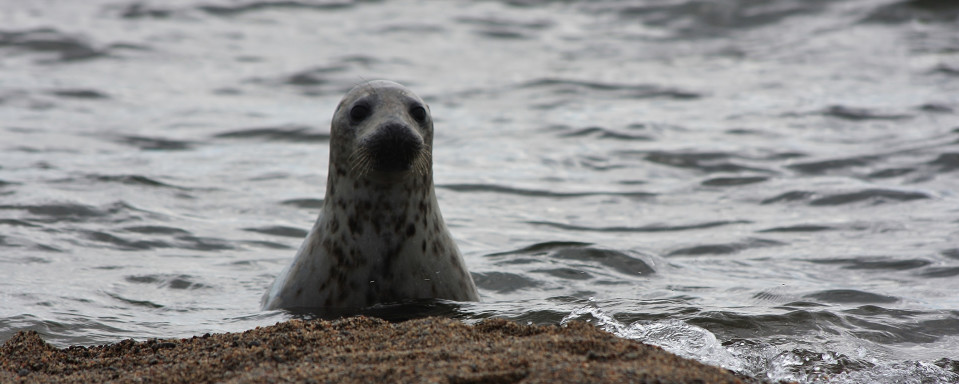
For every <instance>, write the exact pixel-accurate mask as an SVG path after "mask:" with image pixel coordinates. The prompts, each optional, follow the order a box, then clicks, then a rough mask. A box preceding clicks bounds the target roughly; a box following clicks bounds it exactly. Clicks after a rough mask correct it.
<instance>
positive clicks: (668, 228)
mask: <svg viewBox="0 0 959 384" xmlns="http://www.w3.org/2000/svg"><path fill="white" fill-rule="evenodd" d="M527 223H529V224H533V225H544V226H548V227H553V228H558V229H564V230H569V231H587V232H674V231H690V230H697V229H706V228H714V227H720V226H725V225H734V224H749V223H751V221H748V220H732V221H726V220H723V221H709V222H704V223H698V224H688V225H663V224H652V225H647V226H642V227H623V226H613V227H588V226H580V225H572V224H565V223H554V222H551V221H527Z"/></svg>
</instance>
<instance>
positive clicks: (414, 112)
mask: <svg viewBox="0 0 959 384" xmlns="http://www.w3.org/2000/svg"><path fill="white" fill-rule="evenodd" d="M410 116H413V118H414V119H416V121H419V122H421V123H422V122H424V121H426V108H423V106H421V105H414V106H413V107H412V108H410Z"/></svg>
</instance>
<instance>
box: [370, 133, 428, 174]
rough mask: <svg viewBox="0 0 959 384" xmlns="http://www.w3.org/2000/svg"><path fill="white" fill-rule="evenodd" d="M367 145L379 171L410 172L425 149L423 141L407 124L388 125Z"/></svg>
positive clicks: (375, 167)
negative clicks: (414, 161)
mask: <svg viewBox="0 0 959 384" xmlns="http://www.w3.org/2000/svg"><path fill="white" fill-rule="evenodd" d="M366 145H367V148H368V149H369V152H370V154H371V155H372V156H373V160H374V161H373V168H374V169H376V170H377V171H381V172H397V171H408V170H409V169H410V167H411V166H412V164H413V160H415V159H416V156H417V155H418V154H419V153H420V151H421V150H422V149H423V139H422V138H420V137H419V135H417V134H416V133H415V132H414V131H413V129H412V128H410V127H409V126H407V125H405V124H401V123H386V124H384V125H382V126H380V127H379V128H378V129H377V130H376V132H375V133H374V134H373V136H371V137H370V139H369V141H368V142H367V144H366Z"/></svg>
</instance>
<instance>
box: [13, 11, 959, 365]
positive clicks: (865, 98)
mask: <svg viewBox="0 0 959 384" xmlns="http://www.w3.org/2000/svg"><path fill="white" fill-rule="evenodd" d="M377 78H385V79H392V80H395V81H398V82H400V83H403V84H405V85H407V86H409V87H410V88H411V89H413V90H414V91H416V92H417V93H419V94H420V95H421V96H422V97H423V98H424V99H426V100H427V102H429V103H430V104H431V109H432V112H433V115H434V119H435V121H436V130H437V134H436V139H435V143H434V148H435V149H434V160H435V181H436V184H437V188H438V189H437V193H438V196H439V199H440V205H441V207H442V211H443V214H444V216H445V218H446V220H447V222H448V224H449V225H450V228H451V231H452V232H453V234H454V237H455V238H456V239H457V241H458V243H459V246H460V249H461V250H462V251H463V253H464V256H465V258H466V263H467V265H468V266H469V268H470V269H471V271H472V273H473V275H474V278H475V280H476V282H477V284H478V286H479V287H480V292H481V295H482V300H483V301H482V302H481V303H431V302H422V303H408V304H406V305H403V306H387V307H382V308H377V309H374V310H371V314H374V315H382V316H385V317H402V316H410V315H411V314H412V313H417V314H438V315H444V316H452V317H456V318H459V319H463V320H464V321H467V322H474V321H478V320H479V319H482V318H487V317H503V318H510V319H514V320H517V321H521V322H530V323H537V324H548V323H559V322H562V321H567V320H570V319H580V320H587V321H591V322H594V323H596V324H597V325H600V326H602V327H604V328H605V329H607V330H609V331H611V332H614V333H616V334H619V335H621V336H623V337H628V338H634V339H638V340H642V341H646V342H649V343H653V344H658V345H662V346H664V347H665V348H667V349H669V350H671V351H674V352H676V353H679V354H682V355H684V356H690V357H693V358H696V359H699V360H702V361H705V362H708V363H710V364H716V365H721V366H724V367H727V368H730V369H734V370H737V371H739V372H743V373H747V374H752V375H756V376H759V377H767V378H772V379H795V380H800V381H802V382H834V383H838V382H896V383H910V382H915V383H919V382H923V383H936V382H941V383H942V382H950V381H951V382H956V381H959V196H957V194H956V191H957V190H959V177H957V176H959V3H957V2H955V1H952V0H921V1H905V0H843V1H822V0H777V1H759V0H723V1H702V0H645V1H612V0H608V1H553V2H549V1H513V2H508V1H433V2H417V1H357V2H349V1H342V2H341V1H337V2H333V1H329V2H328V1H308V0H299V1H298V0H294V1H266V0H264V1H227V0H177V1H153V2H147V1H129V0H96V1H69V0H48V1H18V0H2V1H0V340H6V339H7V338H9V337H10V336H11V335H12V334H13V333H15V332H16V331H17V330H21V329H34V330H37V331H39V332H41V333H42V334H43V335H44V337H45V338H46V339H47V340H50V341H51V342H52V343H54V344H56V345H59V346H66V345H73V344H83V345H90V344H101V343H110V342H116V341H119V340H121V339H125V338H131V337H132V338H136V339H144V338H150V337H163V338H169V337H187V336H191V335H197V334H203V333H206V332H224V331H240V330H244V329H249V328H252V327H255V326H261V325H269V324H273V323H275V322H277V321H282V320H286V319H289V318H291V317H296V316H304V315H303V314H291V313H286V312H281V311H274V312H265V311H261V310H260V301H259V300H260V297H261V295H262V294H263V292H264V291H265V289H266V287H267V286H268V285H269V284H270V283H271V282H272V280H273V278H274V276H276V274H278V273H279V272H280V270H281V269H282V268H283V267H284V266H286V265H287V264H288V263H289V262H290V260H291V258H292V256H293V254H294V252H295V249H296V247H297V246H298V245H299V243H300V241H301V239H302V237H303V236H304V235H305V234H306V230H307V229H308V228H309V227H310V225H311V224H312V222H313V220H314V219H315V217H316V215H317V213H318V209H319V207H320V203H321V201H322V198H323V192H324V187H325V186H324V184H325V181H326V166H327V156H328V148H327V146H328V140H327V139H328V133H329V121H330V116H331V115H332V113H333V109H334V108H335V105H336V103H337V102H338V101H339V99H340V97H341V96H342V95H343V93H344V92H345V91H346V90H348V89H349V88H350V87H352V86H353V85H354V84H356V83H358V82H361V81H363V80H367V79H377Z"/></svg>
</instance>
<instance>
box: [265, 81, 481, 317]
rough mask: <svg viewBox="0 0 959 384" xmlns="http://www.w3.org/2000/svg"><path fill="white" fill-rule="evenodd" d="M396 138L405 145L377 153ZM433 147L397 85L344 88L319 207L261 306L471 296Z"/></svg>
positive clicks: (429, 132)
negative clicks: (444, 207)
mask: <svg viewBox="0 0 959 384" xmlns="http://www.w3.org/2000/svg"><path fill="white" fill-rule="evenodd" d="M358 105H359V106H361V108H359V109H357V108H356V106H358ZM362 107H365V108H368V111H367V110H363V109H362ZM417 107H422V108H423V109H424V110H425V111H426V113H425V115H424V114H423V113H422V112H423V111H415V110H414V109H415V108H417ZM363 112H369V114H368V115H364V113H363ZM416 116H419V117H420V118H419V119H417V117H416ZM424 116H425V117H424ZM357 117H362V118H360V119H358V118H357ZM386 127H389V128H386ZM387 129H389V130H390V131H389V132H388V133H389V134H390V136H389V139H383V137H384V131H385V130H387ZM394 136H395V137H394ZM390 140H392V141H390ZM394 142H396V143H400V144H402V145H401V146H403V147H404V148H408V149H409V150H408V151H406V150H404V151H399V152H397V151H393V149H392V148H386V149H382V148H383V147H384V144H383V143H394ZM432 144H433V122H432V118H431V117H430V115H429V108H428V107H427V106H426V103H424V102H423V100H422V99H420V98H419V97H418V96H416V95H415V94H414V93H412V92H411V91H409V90H408V89H406V88H405V87H403V86H402V85H399V84H396V83H393V82H389V81H372V82H367V83H364V84H361V85H358V86H356V87H355V88H353V89H352V90H350V92H348V93H347V94H346V96H344V97H343V100H342V101H341V102H340V104H339V106H338V107H337V109H336V112H335V113H334V116H333V123H332V128H331V139H330V164H329V173H328V177H327V186H326V198H325V199H324V200H323V209H322V211H321V213H320V215H319V218H318V219H317V220H316V223H315V224H314V225H313V228H312V230H311V231H310V233H309V235H307V237H306V239H305V240H304V241H303V244H302V245H301V246H300V249H299V251H298V252H297V254H296V257H295V258H294V260H293V263H292V264H291V265H290V266H289V267H287V268H286V269H285V270H284V271H283V272H282V273H281V274H280V275H279V276H278V277H277V279H276V281H275V282H274V284H273V287H272V288H271V289H270V291H268V292H267V293H266V295H265V296H264V302H263V305H264V308H267V309H277V308H315V307H337V308H361V307H366V306H370V305H373V304H376V303H387V302H395V301H400V300H404V299H421V298H441V299H450V300H457V301H476V300H478V295H477V292H476V286H475V285H474V284H473V279H472V278H471V277H470V274H469V272H468V271H467V270H466V267H465V264H464V263H463V258H462V256H461V255H460V252H459V249H457V247H456V243H455V242H454V241H453V238H452V237H451V236H450V233H449V231H448V230H447V228H446V224H445V223H444V221H443V216H442V215H441V214H440V209H439V205H438V203H437V201H436V193H435V191H434V188H433V165H432V156H431V147H432ZM377 151H380V152H383V151H385V152H387V153H388V156H386V157H377V156H378V152H377ZM397 153H398V154H397ZM394 159H398V160H395V161H394ZM397 162H399V164H396V163H397ZM407 162H408V164H407Z"/></svg>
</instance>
